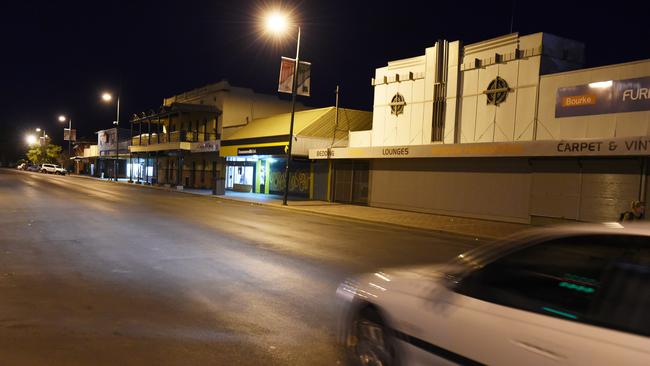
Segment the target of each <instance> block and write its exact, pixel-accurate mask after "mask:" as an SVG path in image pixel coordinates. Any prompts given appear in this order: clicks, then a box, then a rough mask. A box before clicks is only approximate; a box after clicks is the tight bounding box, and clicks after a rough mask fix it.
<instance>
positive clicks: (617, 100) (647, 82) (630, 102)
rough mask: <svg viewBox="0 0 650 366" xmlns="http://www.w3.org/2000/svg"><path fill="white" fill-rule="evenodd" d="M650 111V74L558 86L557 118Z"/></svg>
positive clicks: (556, 100)
mask: <svg viewBox="0 0 650 366" xmlns="http://www.w3.org/2000/svg"><path fill="white" fill-rule="evenodd" d="M638 111H650V77H643V78H636V79H626V80H607V81H600V82H595V83H590V84H585V85H577V86H570V87H564V88H558V90H557V95H556V99H555V117H556V118H561V117H575V116H590V115H596V114H608V113H623V112H638Z"/></svg>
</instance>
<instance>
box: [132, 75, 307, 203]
mask: <svg viewBox="0 0 650 366" xmlns="http://www.w3.org/2000/svg"><path fill="white" fill-rule="evenodd" d="M298 109H304V107H303V106H302V105H301V104H299V105H298ZM289 110H290V103H289V101H285V100H281V99H279V98H278V97H276V96H270V95H264V94H259V93H255V92H254V91H253V90H251V89H247V88H239V87H234V86H231V85H230V84H229V83H228V82H227V81H220V82H218V83H215V84H211V85H208V86H205V87H202V88H198V89H194V90H191V91H188V92H185V93H181V94H179V95H175V96H172V97H169V98H165V99H164V100H163V105H162V106H161V107H160V108H159V109H157V110H155V111H154V110H149V111H147V112H141V113H138V114H134V115H133V116H132V118H131V136H132V137H131V144H132V146H131V148H130V157H129V158H130V162H131V163H130V166H132V169H131V170H130V171H129V178H130V180H132V181H134V182H135V183H144V184H161V185H168V186H173V187H177V188H183V187H185V188H197V189H206V188H207V189H213V190H214V192H215V193H217V194H223V193H224V190H225V181H226V172H225V169H226V168H225V167H226V164H225V159H224V158H223V156H222V155H221V154H219V150H220V148H221V141H222V139H223V138H224V137H225V136H227V135H232V134H233V133H235V132H236V131H237V130H239V129H241V128H244V127H246V126H247V125H248V124H249V123H251V122H252V121H253V120H254V119H255V118H261V117H266V116H270V115H273V114H277V113H285V112H287V111H289Z"/></svg>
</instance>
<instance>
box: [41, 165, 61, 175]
mask: <svg viewBox="0 0 650 366" xmlns="http://www.w3.org/2000/svg"><path fill="white" fill-rule="evenodd" d="M41 173H51V174H60V175H65V173H66V171H65V169H63V168H61V167H60V166H58V165H56V164H43V165H41Z"/></svg>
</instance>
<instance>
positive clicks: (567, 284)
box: [559, 282, 596, 294]
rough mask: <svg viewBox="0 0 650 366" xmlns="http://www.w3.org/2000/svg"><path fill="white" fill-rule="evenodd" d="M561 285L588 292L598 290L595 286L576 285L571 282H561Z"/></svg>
mask: <svg viewBox="0 0 650 366" xmlns="http://www.w3.org/2000/svg"><path fill="white" fill-rule="evenodd" d="M559 286H560V287H564V288H568V289H569V290H575V291H579V292H584V293H587V294H592V293H594V292H596V290H595V289H594V288H593V287H587V286H581V285H576V284H575V283H569V282H560V284H559Z"/></svg>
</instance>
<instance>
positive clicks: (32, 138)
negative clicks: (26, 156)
mask: <svg viewBox="0 0 650 366" xmlns="http://www.w3.org/2000/svg"><path fill="white" fill-rule="evenodd" d="M37 140H38V139H37V138H36V136H34V135H27V136H25V141H26V142H27V145H34V144H35V143H36V141H37Z"/></svg>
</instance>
